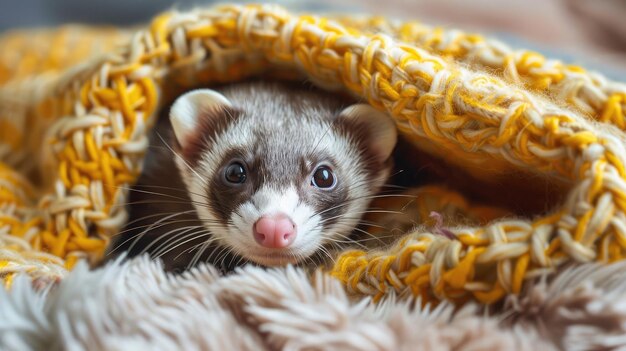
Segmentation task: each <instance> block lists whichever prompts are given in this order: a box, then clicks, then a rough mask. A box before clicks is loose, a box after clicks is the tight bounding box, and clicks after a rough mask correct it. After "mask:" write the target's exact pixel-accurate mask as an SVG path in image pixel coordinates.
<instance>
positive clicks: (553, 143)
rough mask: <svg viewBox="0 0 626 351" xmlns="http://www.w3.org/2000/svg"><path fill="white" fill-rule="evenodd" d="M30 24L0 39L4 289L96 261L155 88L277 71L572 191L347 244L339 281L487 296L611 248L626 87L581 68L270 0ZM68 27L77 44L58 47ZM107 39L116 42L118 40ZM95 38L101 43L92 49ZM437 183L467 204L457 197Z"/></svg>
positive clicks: (427, 141)
mask: <svg viewBox="0 0 626 351" xmlns="http://www.w3.org/2000/svg"><path fill="white" fill-rule="evenodd" d="M38 33H39V35H41V37H37V38H39V39H37V40H35V39H34V38H31V37H30V36H29V35H27V34H23V33H19V32H18V33H15V34H7V35H5V36H4V37H3V38H2V39H1V40H0V46H2V47H3V49H5V48H7V47H9V48H15V49H13V50H6V49H5V50H2V53H1V54H0V83H1V84H3V85H2V86H0V126H4V127H3V128H2V131H1V132H0V138H1V139H0V156H1V157H2V160H4V162H6V164H7V165H8V166H2V167H1V168H0V275H2V277H3V278H4V281H5V283H10V281H11V279H12V277H13V275H14V274H15V273H17V272H23V271H26V272H29V273H30V274H31V275H32V276H34V277H50V276H53V277H59V276H63V274H65V269H66V268H71V267H72V266H73V264H74V263H75V262H76V260H77V259H81V258H90V259H97V258H98V257H100V256H101V255H102V252H103V249H104V248H105V247H106V245H107V243H108V240H109V239H110V237H111V236H112V235H114V234H115V233H116V232H117V231H118V230H119V229H120V227H121V226H122V225H123V223H124V221H125V219H126V213H125V211H124V207H123V205H124V203H125V201H126V198H127V194H126V190H125V189H126V187H127V186H128V185H129V184H131V183H132V182H133V181H134V180H135V179H136V178H137V176H138V174H139V172H140V169H141V160H142V155H143V153H144V152H145V148H146V145H147V144H146V131H147V129H149V128H150V126H151V124H152V123H153V119H154V115H155V112H156V110H157V108H158V107H159V102H160V101H161V100H162V98H163V95H165V94H174V93H176V92H177V91H180V90H181V89H184V88H189V87H192V86H195V85H198V84H211V83H215V82H218V81H232V80H236V79H241V78H245V77H246V76H250V75H252V74H256V73H259V72H263V71H266V70H268V69H275V68H280V69H288V70H291V71H292V72H294V71H295V70H299V71H300V72H302V73H303V74H304V75H306V76H307V77H308V79H310V80H311V81H313V82H315V83H316V84H318V85H320V86H321V87H324V88H328V89H331V88H341V89H344V90H346V91H349V92H351V93H353V94H356V95H358V96H361V97H364V98H366V99H367V100H368V101H369V102H370V103H371V104H372V105H373V106H375V107H376V108H379V109H381V110H385V111H387V112H388V113H389V114H391V115H392V116H393V117H394V118H395V120H396V121H397V123H398V128H399V129H400V130H401V131H402V132H403V133H405V134H407V135H409V136H410V138H411V139H412V141H413V142H414V143H415V144H416V145H418V146H419V147H420V148H421V149H422V150H425V151H427V152H429V153H431V154H434V155H437V156H439V157H441V158H443V159H445V160H447V161H449V162H450V163H455V164H457V165H459V166H460V167H462V168H464V169H465V170H467V172H468V173H469V174H472V175H474V176H480V177H481V178H483V179H489V178H492V177H498V176H500V175H502V174H506V172H510V171H512V170H513V171H514V170H520V169H523V170H525V171H527V172H534V173H537V174H541V175H542V176H544V177H550V178H552V179H558V180H559V181H562V182H565V183H567V184H569V185H570V189H569V193H568V195H567V197H566V199H565V200H564V202H563V203H562V204H560V205H559V207H558V208H557V209H556V210H554V211H553V212H552V213H548V214H545V215H544V216H542V217H541V218H538V219H536V220H534V221H528V220H524V219H510V218H508V219H499V220H495V221H492V222H490V223H489V224H487V225H479V226H475V227H467V226H460V227H452V228H450V229H449V230H451V231H452V232H454V233H455V235H456V236H457V238H458V240H450V239H448V238H446V237H445V236H442V235H438V234H436V233H435V234H433V233H429V232H422V231H419V232H415V233H408V234H406V235H405V236H404V237H402V239H401V240H399V241H398V242H397V243H396V244H395V245H394V246H393V247H391V248H387V249H384V250H383V249H380V250H376V251H372V252H364V251H359V250H355V251H347V252H343V253H341V254H340V255H339V257H337V260H336V264H335V266H334V267H332V269H331V273H332V274H333V275H334V276H336V277H337V278H338V279H340V280H341V281H342V282H344V283H345V284H346V286H347V288H348V289H349V290H350V291H351V292H353V293H355V294H365V295H372V296H374V297H375V298H376V299H379V298H381V297H383V296H385V295H386V294H388V293H389V292H390V291H396V292H398V293H401V294H406V293H411V294H414V295H420V296H422V297H423V298H424V301H438V300H441V299H449V300H453V301H456V302H458V303H462V302H464V301H466V300H468V299H477V300H479V301H482V302H485V303H491V302H494V301H497V300H499V299H500V298H502V297H503V296H504V295H505V294H506V293H517V292H519V291H520V289H522V287H523V285H524V284H523V283H524V280H525V279H528V278H531V277H534V276H537V275H538V274H541V273H542V272H546V271H550V270H553V269H555V268H556V267H558V266H559V265H561V264H562V263H564V262H568V261H576V262H588V261H594V260H595V261H602V262H609V261H614V260H618V259H621V258H622V257H623V256H624V253H625V250H626V215H625V211H626V173H625V170H624V162H625V160H626V153H625V151H624V150H626V148H625V147H624V146H625V145H624V140H626V139H625V138H624V135H623V133H622V132H621V131H620V129H624V111H626V106H625V104H626V88H624V86H622V85H618V84H615V83H613V82H610V81H609V80H608V79H606V78H604V77H602V76H600V75H597V74H591V73H588V72H586V71H585V70H583V69H582V68H579V67H575V66H569V65H565V64H562V63H560V62H557V61H552V60H547V59H545V58H544V57H543V56H541V55H539V54H536V53H533V52H527V51H512V50H511V49H508V48H506V47H503V46H502V45H501V44H498V43H496V42H493V41H490V40H487V39H484V38H482V37H480V36H476V35H471V34H465V33H462V32H458V31H447V30H442V29H437V28H430V27H426V26H423V25H421V24H419V23H413V22H409V23H392V22H389V21H386V20H384V19H381V18H371V19H354V18H345V17H341V18H337V19H335V20H333V19H332V18H321V17H316V16H310V15H303V16H296V15H292V14H290V13H288V12H287V11H285V10H284V9H282V8H280V7H276V6H271V5H264V6H259V5H247V6H235V5H228V6H220V7H213V8H209V9H204V10H196V11H193V12H190V13H183V14H180V13H166V14H164V15H162V16H159V17H157V18H155V19H154V20H153V21H152V24H151V25H150V26H148V27H147V28H146V29H143V30H139V31H137V32H135V33H129V32H124V31H119V32H118V31H114V30H111V31H110V32H103V33H99V32H98V31H97V30H95V29H94V30H85V29H84V28H79V29H74V28H71V27H68V28H64V29H61V30H59V31H45V32H38ZM70 36H71V37H73V38H75V39H76V40H77V43H79V44H77V45H76V46H75V47H74V49H75V50H73V51H63V47H64V46H63V43H66V41H65V40H67V38H68V37H70ZM394 37H395V38H397V39H394ZM41 38H45V39H46V40H45V43H43V42H42V40H41ZM63 38H65V39H63ZM111 38H115V40H122V41H123V42H124V43H125V44H124V45H122V46H120V47H119V48H117V49H115V50H113V49H111V47H112V45H113V44H112V43H111V40H112V39H111ZM93 42H96V43H99V44H101V46H100V47H98V49H97V50H96V49H94V50H95V51H98V52H105V53H106V54H97V55H95V54H94V53H93V51H92V49H91V48H90V46H89V45H91V43H93ZM11 55H13V56H11ZM459 63H462V64H459ZM16 64H17V65H16ZM11 67H18V69H16V70H13V69H11ZM484 67H487V68H490V69H491V70H493V71H495V72H497V73H499V74H501V75H502V77H501V78H499V77H496V76H493V75H488V74H485V73H481V72H483V70H479V68H484ZM522 87H524V88H522ZM543 94H545V96H546V97H548V98H549V99H550V100H551V101H554V103H553V102H551V101H549V100H548V98H545V97H542V96H540V95H543ZM557 105H558V106H567V108H564V107H558V106H557ZM592 120H595V121H599V122H601V123H599V124H594V123H592ZM8 125H11V126H12V127H8ZM605 125H614V126H616V127H617V128H608V127H606V126H605ZM407 157H410V156H409V155H407ZM9 166H10V168H9ZM36 168H39V172H40V173H39V174H40V175H41V176H40V177H39V178H40V179H41V181H37V180H36V179H38V177H32V179H34V180H35V182H36V189H30V186H29V185H28V184H27V182H26V181H25V180H24V175H28V176H32V174H34V173H35V170H36ZM439 195H440V196H441V198H442V199H444V198H445V197H447V198H449V199H452V198H456V199H457V200H455V201H453V202H454V203H456V204H457V205H458V206H457V207H459V208H465V211H466V212H468V213H470V214H471V212H472V208H471V205H468V203H467V202H464V201H463V200H462V198H459V197H456V196H457V195H451V193H449V192H445V191H443V192H441V193H440V194H439ZM458 199H460V200H458ZM442 203H446V201H445V200H442ZM448 204H449V202H448ZM485 210H486V211H487V209H485ZM479 212H480V211H479ZM487 212H489V211H487ZM487 212H485V213H487ZM475 215H476V216H477V217H480V215H479V214H475ZM497 215H499V214H498V211H491V212H489V214H486V215H484V216H483V220H489V219H491V218H493V216H497ZM490 216H492V217H490ZM422 218H423V217H422Z"/></svg>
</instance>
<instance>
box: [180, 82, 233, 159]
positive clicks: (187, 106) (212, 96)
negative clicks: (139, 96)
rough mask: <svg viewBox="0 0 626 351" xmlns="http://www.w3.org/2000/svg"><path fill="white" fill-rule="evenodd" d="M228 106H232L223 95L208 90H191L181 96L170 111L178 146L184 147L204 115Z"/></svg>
mask: <svg viewBox="0 0 626 351" xmlns="http://www.w3.org/2000/svg"><path fill="white" fill-rule="evenodd" d="M230 106H232V104H231V103H230V101H228V99H227V98H226V97H224V95H222V94H220V93H218V92H216V91H214V90H210V89H199V90H193V91H190V92H188V93H185V94H183V95H181V96H180V97H179V98H178V99H176V101H174V104H173V105H172V108H171V109H170V122H171V123H172V128H173V129H174V135H175V136H176V139H177V140H178V142H179V143H180V145H181V146H182V147H185V144H186V141H187V140H189V136H191V134H192V133H193V132H194V131H195V130H197V128H198V126H199V122H200V119H201V118H202V117H203V116H204V115H206V114H207V113H208V112H211V111H214V110H217V109H220V108H224V107H230Z"/></svg>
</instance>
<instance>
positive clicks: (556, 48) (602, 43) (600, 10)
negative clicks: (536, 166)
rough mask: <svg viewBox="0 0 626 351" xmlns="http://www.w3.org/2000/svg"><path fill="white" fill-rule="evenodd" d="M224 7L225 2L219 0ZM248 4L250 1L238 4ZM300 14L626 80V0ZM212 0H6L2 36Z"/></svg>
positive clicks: (423, 3) (503, 1)
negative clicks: (392, 21) (474, 39)
mask: <svg viewBox="0 0 626 351" xmlns="http://www.w3.org/2000/svg"><path fill="white" fill-rule="evenodd" d="M219 2H222V3H223V2H225V1H219ZM239 2H240V3H241V2H249V1H239ZM273 2H274V3H279V4H281V5H284V6H286V7H288V8H290V9H292V10H293V11H314V12H343V13H373V14H377V15H385V16H389V17H394V18H400V19H417V20H420V21H422V22H425V23H429V24H435V25H441V26H444V27H446V28H461V29H463V30H465V31H473V32H479V33H482V34H485V35H490V36H495V37H499V38H501V39H503V40H504V41H506V42H507V43H509V44H510V45H511V46H513V47H524V48H531V49H535V50H538V51H540V52H542V53H544V54H546V55H548V56H551V57H558V58H561V59H562V60H564V61H566V62H569V63H576V64H582V65H584V66H587V67H589V68H593V69H596V70H600V71H602V72H604V73H605V74H607V75H609V76H611V77H612V78H613V79H617V80H623V81H626V0H499V1H492V0H472V1H468V0H308V1H307V0H300V1H297V0H292V1H288V0H282V1H273ZM212 3H216V1H211V0H177V1H171V0H107V1H85V0H19V1H1V2H0V32H1V31H5V30H8V29H14V28H23V27H33V26H35V27H48V26H56V25H59V24H64V23H87V24H114V25H133V24H139V23H142V22H146V21H148V20H149V19H150V18H152V17H153V16H154V15H155V14H157V13H159V12H162V11H165V10H168V9H172V8H176V9H181V10H184V9H190V8H193V7H195V6H202V5H208V4H212Z"/></svg>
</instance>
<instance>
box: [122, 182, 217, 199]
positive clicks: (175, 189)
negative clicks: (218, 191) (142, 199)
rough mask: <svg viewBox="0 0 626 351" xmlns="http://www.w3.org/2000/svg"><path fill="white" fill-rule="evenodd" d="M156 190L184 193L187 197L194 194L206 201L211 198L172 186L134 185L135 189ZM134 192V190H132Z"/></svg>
mask: <svg viewBox="0 0 626 351" xmlns="http://www.w3.org/2000/svg"><path fill="white" fill-rule="evenodd" d="M137 187H140V188H155V189H166V190H174V191H178V192H180V193H183V194H185V195H187V194H193V195H198V196H201V197H204V198H206V199H208V198H209V197H208V196H207V195H206V194H198V193H196V192H194V191H189V190H187V189H181V188H176V187H171V186H163V185H148V184H135V185H133V188H137ZM131 191H132V188H131Z"/></svg>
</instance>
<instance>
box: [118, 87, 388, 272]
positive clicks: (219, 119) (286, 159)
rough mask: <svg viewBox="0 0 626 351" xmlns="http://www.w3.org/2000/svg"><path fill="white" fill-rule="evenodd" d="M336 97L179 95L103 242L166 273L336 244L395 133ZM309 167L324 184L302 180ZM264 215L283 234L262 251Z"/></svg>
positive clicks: (229, 90) (265, 261)
mask: <svg viewBox="0 0 626 351" xmlns="http://www.w3.org/2000/svg"><path fill="white" fill-rule="evenodd" d="M347 105H348V104H346V100H345V99H343V98H340V97H336V96H334V95H332V94H330V93H325V92H320V91H317V90H314V89H312V88H309V87H306V86H304V85H302V84H291V83H290V84H287V83H261V82H253V83H238V84H233V85H229V86H225V87H223V88H221V89H219V90H209V89H201V90H194V91H190V92H188V93H186V94H184V95H182V96H180V97H179V98H178V99H177V100H176V101H175V102H174V104H173V105H172V107H171V109H170V113H169V122H171V125H169V123H168V121H167V120H161V121H160V122H159V126H158V127H157V128H155V135H154V136H153V138H152V141H151V144H152V147H151V148H150V151H149V152H148V155H147V156H146V163H145V169H144V172H143V175H142V177H141V179H140V180H139V182H138V184H137V185H136V187H135V188H134V189H133V190H134V191H132V192H131V196H130V203H129V211H130V220H129V224H128V226H127V228H126V229H125V230H124V231H123V232H122V234H121V235H120V236H119V238H118V239H117V240H115V241H114V242H113V244H112V246H111V247H112V248H116V249H117V250H118V251H119V250H120V249H121V250H122V251H124V250H126V251H128V252H129V254H130V256H133V255H136V254H139V253H142V252H149V253H151V254H152V255H153V257H160V258H162V259H163V261H164V263H165V266H166V267H167V268H168V269H170V270H179V269H183V268H184V267H189V266H191V265H193V264H195V263H196V262H198V261H210V262H211V263H214V264H216V265H218V266H219V267H221V268H223V269H229V268H232V266H233V265H235V264H238V263H241V262H253V263H256V264H260V265H266V266H275V265H284V264H288V263H299V262H303V261H306V260H307V259H309V258H310V257H312V256H313V255H314V254H316V253H319V252H320V251H323V250H325V249H324V246H325V245H327V244H329V243H333V242H334V243H337V242H347V239H348V238H349V237H350V235H351V233H352V232H353V230H354V228H355V227H356V226H357V224H358V222H359V221H360V219H361V216H362V214H363V213H364V212H366V210H367V207H368V204H369V202H370V199H371V198H372V197H373V196H375V195H376V193H377V192H378V191H379V189H380V188H381V186H382V185H383V183H384V182H385V181H386V180H387V178H388V177H389V173H390V169H391V166H392V164H391V163H392V162H391V158H390V156H391V153H392V150H393V148H394V146H395V144H396V140H397V135H396V127H395V124H394V122H393V121H392V120H391V118H389V117H388V116H387V115H386V114H384V113H382V112H379V111H377V110H375V109H374V108H373V107H371V106H369V105H367V104H355V105H350V106H347ZM172 131H173V133H172ZM233 162H236V163H237V164H239V165H241V166H242V167H243V168H245V172H246V173H245V181H243V182H242V183H240V184H233V183H230V182H229V180H228V179H232V177H231V178H228V176H226V178H225V174H226V173H225V172H227V171H228V170H229V166H231V165H232V164H233ZM320 166H325V167H327V168H326V169H327V170H328V169H330V172H332V175H333V177H334V179H335V184H334V185H333V186H332V187H331V188H327V189H326V188H320V187H317V186H315V185H314V182H313V181H312V177H313V174H314V172H316V170H318V167H320ZM237 167H238V166H237ZM229 174H230V173H229ZM237 174H238V175H241V173H237ZM325 174H328V173H325ZM316 179H319V178H316ZM276 214H280V216H281V218H287V219H286V220H288V221H289V223H292V224H293V234H294V237H291V239H292V242H290V243H289V244H287V245H286V246H284V247H266V246H264V245H261V244H260V241H259V240H258V237H257V236H258V233H256V228H257V227H258V225H259V224H258V223H259V221H260V219H261V218H266V217H267V216H270V218H275V217H271V216H275V215H276ZM272 223H274V222H272ZM275 223H278V222H275ZM276 225H278V224H276ZM272 228H273V227H272ZM276 230H278V229H276ZM255 238H257V240H255ZM228 257H230V258H228ZM227 258H228V259H227Z"/></svg>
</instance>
